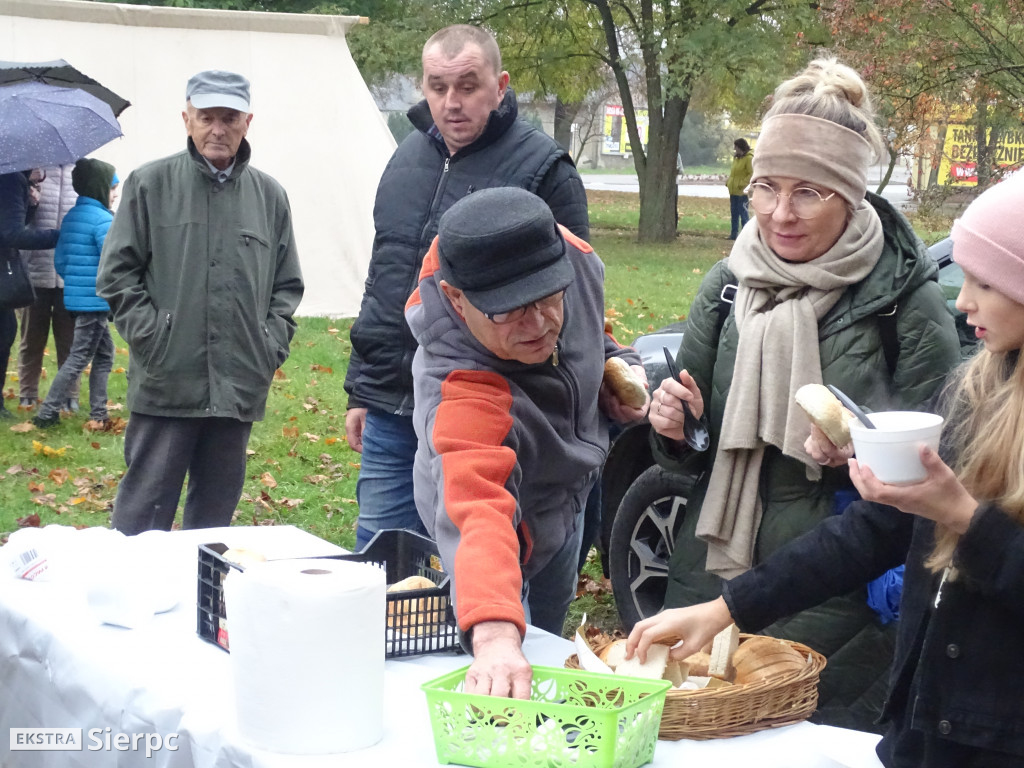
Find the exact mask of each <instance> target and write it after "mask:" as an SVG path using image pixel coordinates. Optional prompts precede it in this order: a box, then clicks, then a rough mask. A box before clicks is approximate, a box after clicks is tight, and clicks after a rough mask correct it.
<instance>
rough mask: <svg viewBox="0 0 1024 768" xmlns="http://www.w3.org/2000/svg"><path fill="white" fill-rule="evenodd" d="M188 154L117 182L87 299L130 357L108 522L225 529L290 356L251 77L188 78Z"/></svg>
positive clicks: (289, 287) (285, 264)
mask: <svg viewBox="0 0 1024 768" xmlns="http://www.w3.org/2000/svg"><path fill="white" fill-rule="evenodd" d="M185 98H186V104H185V111H184V112H182V118H183V119H184V121H185V130H186V132H187V133H188V146H187V148H186V149H185V150H183V151H181V152H179V153H177V154H174V155H171V156H170V157H165V158H162V159H160V160H155V161H153V162H150V163H147V164H145V165H143V166H141V167H140V168H138V169H136V170H135V171H134V172H133V173H132V174H131V175H129V176H128V178H127V179H126V180H125V183H124V192H123V195H122V198H121V205H120V207H119V208H118V211H117V215H116V216H115V217H114V222H113V224H112V225H111V227H110V231H109V232H108V233H107V239H106V242H105V243H104V247H103V255H102V258H101V261H100V270H99V275H98V278H97V284H96V288H97V292H98V293H99V294H100V295H101V296H102V297H103V298H105V299H106V300H107V301H108V302H109V303H110V306H111V309H112V311H113V313H114V323H115V324H116V326H117V330H118V331H119V332H120V333H121V335H122V336H123V337H124V339H125V340H126V341H127V342H128V346H129V349H130V352H131V357H130V363H129V370H128V408H129V410H130V411H131V418H130V420H129V422H128V429H127V431H126V433H125V448H124V454H125V462H126V464H127V466H128V468H127V471H126V472H125V474H124V477H123V478H122V479H121V484H120V486H119V487H118V490H117V498H116V500H115V501H114V512H113V515H112V517H111V524H112V525H113V527H114V528H117V529H118V530H120V531H123V532H124V533H127V534H134V533H139V532H141V531H145V530H150V529H162V530H169V529H170V528H171V525H172V523H173V522H174V516H175V512H176V510H177V507H178V500H179V498H180V496H181V489H182V485H183V483H184V480H185V476H186V474H187V475H188V494H187V497H186V501H185V510H184V517H183V521H182V527H184V528H206V527H214V526H224V525H228V524H229V523H230V522H231V517H232V514H233V513H234V510H235V505H236V504H237V503H238V499H239V497H240V496H241V493H242V485H243V482H244V480H245V449H246V446H247V445H248V442H249V433H250V431H251V429H252V423H253V422H254V421H256V420H258V419H261V418H263V412H264V408H265V405H266V399H267V392H268V391H269V389H270V383H271V381H272V379H273V377H274V371H275V370H276V369H277V368H278V366H280V365H281V363H283V362H284V361H285V359H286V358H287V357H288V349H289V344H290V342H291V338H292V334H293V333H294V331H295V322H294V321H293V320H292V314H293V313H294V312H295V308H296V307H297V306H298V304H299V300H300V299H301V298H302V288H303V286H302V274H301V272H300V270H299V256H298V252H297V250H296V247H295V237H294V233H293V232H292V217H291V210H290V208H289V206H288V199H287V197H286V195H285V191H284V189H283V188H282V187H281V185H280V184H279V183H278V182H277V181H275V180H274V179H273V178H271V177H270V176H268V175H267V174H265V173H263V172H262V171H258V170H256V169H255V168H253V167H252V166H251V165H250V164H249V157H250V154H251V150H250V147H249V143H248V142H247V141H246V140H245V135H246V133H247V132H248V130H249V123H250V121H251V120H252V113H251V111H250V108H249V81H248V80H246V79H245V78H244V77H242V76H241V75H239V74H236V73H234V72H223V71H215V70H214V71H205V72H200V73H198V74H197V75H195V76H194V77H192V78H191V79H190V80H189V81H188V85H187V87H186V90H185Z"/></svg>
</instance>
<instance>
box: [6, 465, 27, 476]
mask: <svg viewBox="0 0 1024 768" xmlns="http://www.w3.org/2000/svg"><path fill="white" fill-rule="evenodd" d="M24 471H25V470H24V469H23V468H22V466H21V464H15V465H14V466H13V467H8V468H7V474H8V475H16V474H18V473H19V472H24Z"/></svg>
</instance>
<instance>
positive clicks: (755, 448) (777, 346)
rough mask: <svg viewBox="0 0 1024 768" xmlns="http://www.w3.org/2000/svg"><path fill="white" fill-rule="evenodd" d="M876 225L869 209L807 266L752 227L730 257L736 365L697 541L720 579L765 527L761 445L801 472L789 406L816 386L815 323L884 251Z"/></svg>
mask: <svg viewBox="0 0 1024 768" xmlns="http://www.w3.org/2000/svg"><path fill="white" fill-rule="evenodd" d="M882 242H883V238H882V223H881V221H879V219H878V214H877V213H875V209H874V208H872V207H871V206H870V205H869V204H868V203H867V202H863V201H862V202H861V204H860V206H859V207H858V208H857V209H856V210H855V211H854V213H853V216H852V217H851V219H850V221H849V223H848V224H847V226H846V229H845V231H844V232H843V234H842V235H841V236H840V238H839V240H838V241H837V242H836V243H835V245H833V246H832V248H830V249H829V250H828V251H826V252H825V253H824V254H823V255H821V256H819V257H818V258H816V259H814V260H813V261H810V262H806V263H793V262H786V261H783V260H782V259H780V258H779V257H778V256H776V255H775V254H774V253H773V252H772V251H771V250H770V249H769V248H768V247H767V246H766V245H765V244H764V243H763V242H762V241H761V237H760V234H759V233H758V229H757V227H756V226H755V225H754V222H751V226H748V227H745V228H744V229H743V231H742V232H741V233H740V236H739V238H738V239H737V241H736V245H735V246H734V247H733V249H732V253H731V254H730V255H729V269H730V270H731V271H732V272H733V274H735V275H736V277H737V280H738V282H739V290H738V291H737V292H736V307H735V317H736V325H737V328H738V330H739V345H738V347H737V349H736V365H735V367H734V368H733V375H732V383H731V386H730V389H729V396H728V399H727V400H726V402H725V415H724V417H723V419H722V431H721V435H720V436H719V441H718V453H717V454H716V455H715V461H714V466H713V469H712V471H711V480H710V483H709V485H708V491H707V496H706V497H705V499H704V505H703V506H702V508H701V511H700V518H699V520H698V521H697V537H698V538H700V539H702V540H704V541H706V542H707V543H708V559H707V570H708V571H709V572H711V573H716V574H718V575H720V576H722V577H723V578H729V577H732V576H736V575H738V574H740V573H743V572H744V571H746V570H747V569H749V568H750V567H751V566H752V565H753V555H754V542H755V540H756V538H757V531H758V528H759V527H760V525H761V501H760V496H759V493H758V486H759V479H760V474H761V461H762V459H763V458H764V450H765V446H766V445H769V444H770V445H774V446H776V447H778V448H779V449H781V450H782V452H783V453H784V454H785V455H786V456H791V457H793V458H796V459H798V460H799V461H802V462H804V464H806V465H807V476H808V479H811V480H819V479H821V467H820V466H818V464H817V463H816V462H815V461H814V460H813V459H811V457H810V456H809V455H808V454H807V453H806V451H804V447H803V444H804V440H805V439H806V437H807V419H806V416H804V414H803V411H801V410H800V408H799V406H797V405H796V404H795V402H794V399H793V398H794V395H795V393H796V391H797V389H799V388H800V387H801V386H803V385H804V384H820V383H821V358H820V356H819V353H818V321H819V320H820V319H821V318H822V317H824V315H825V313H826V312H828V311H829V310H830V309H831V308H832V307H833V306H834V305H835V303H836V302H837V301H839V298H840V297H841V296H842V293H843V291H844V290H846V288H847V287H848V286H850V285H854V284H855V283H859V282H860V281H861V280H863V279H864V278H865V277H867V275H868V274H869V273H870V272H871V270H872V269H873V268H874V266H875V264H876V263H877V262H878V259H879V257H880V256H881V253H882Z"/></svg>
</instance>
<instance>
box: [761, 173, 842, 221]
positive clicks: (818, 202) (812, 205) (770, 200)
mask: <svg viewBox="0 0 1024 768" xmlns="http://www.w3.org/2000/svg"><path fill="white" fill-rule="evenodd" d="M747 196H748V197H749V198H750V206H751V207H752V208H753V209H754V210H755V211H757V212H758V213H760V214H761V215H762V216H767V215H768V214H770V213H774V212H775V209H776V208H778V207H779V198H780V197H788V198H789V209H790V210H791V211H792V212H793V215H794V216H796V217H797V218H798V219H813V218H814V217H815V216H820V215H821V212H822V211H823V210H824V209H825V203H827V202H828V201H829V200H831V199H832V198H833V197H835V196H836V193H835V192H833V193H832V194H831V195H829V196H828V197H822V196H821V193H820V192H818V191H817V190H816V189H811V188H810V187H797V188H796V189H794V190H793V191H792V192H790V193H789V194H786V193H785V192H778V191H776V190H775V189H774V188H773V187H772V186H770V185H769V184H765V183H764V182H760V181H755V182H754V183H753V184H751V185H750V186H749V187H747Z"/></svg>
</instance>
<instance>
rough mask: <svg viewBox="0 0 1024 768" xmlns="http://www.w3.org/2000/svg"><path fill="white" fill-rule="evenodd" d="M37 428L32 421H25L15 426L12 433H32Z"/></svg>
mask: <svg viewBox="0 0 1024 768" xmlns="http://www.w3.org/2000/svg"><path fill="white" fill-rule="evenodd" d="M35 428H36V425H35V424H33V423H32V422H31V421H23V422H21V424H15V425H14V426H13V427H11V432H31V431H32V430H33V429H35Z"/></svg>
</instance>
